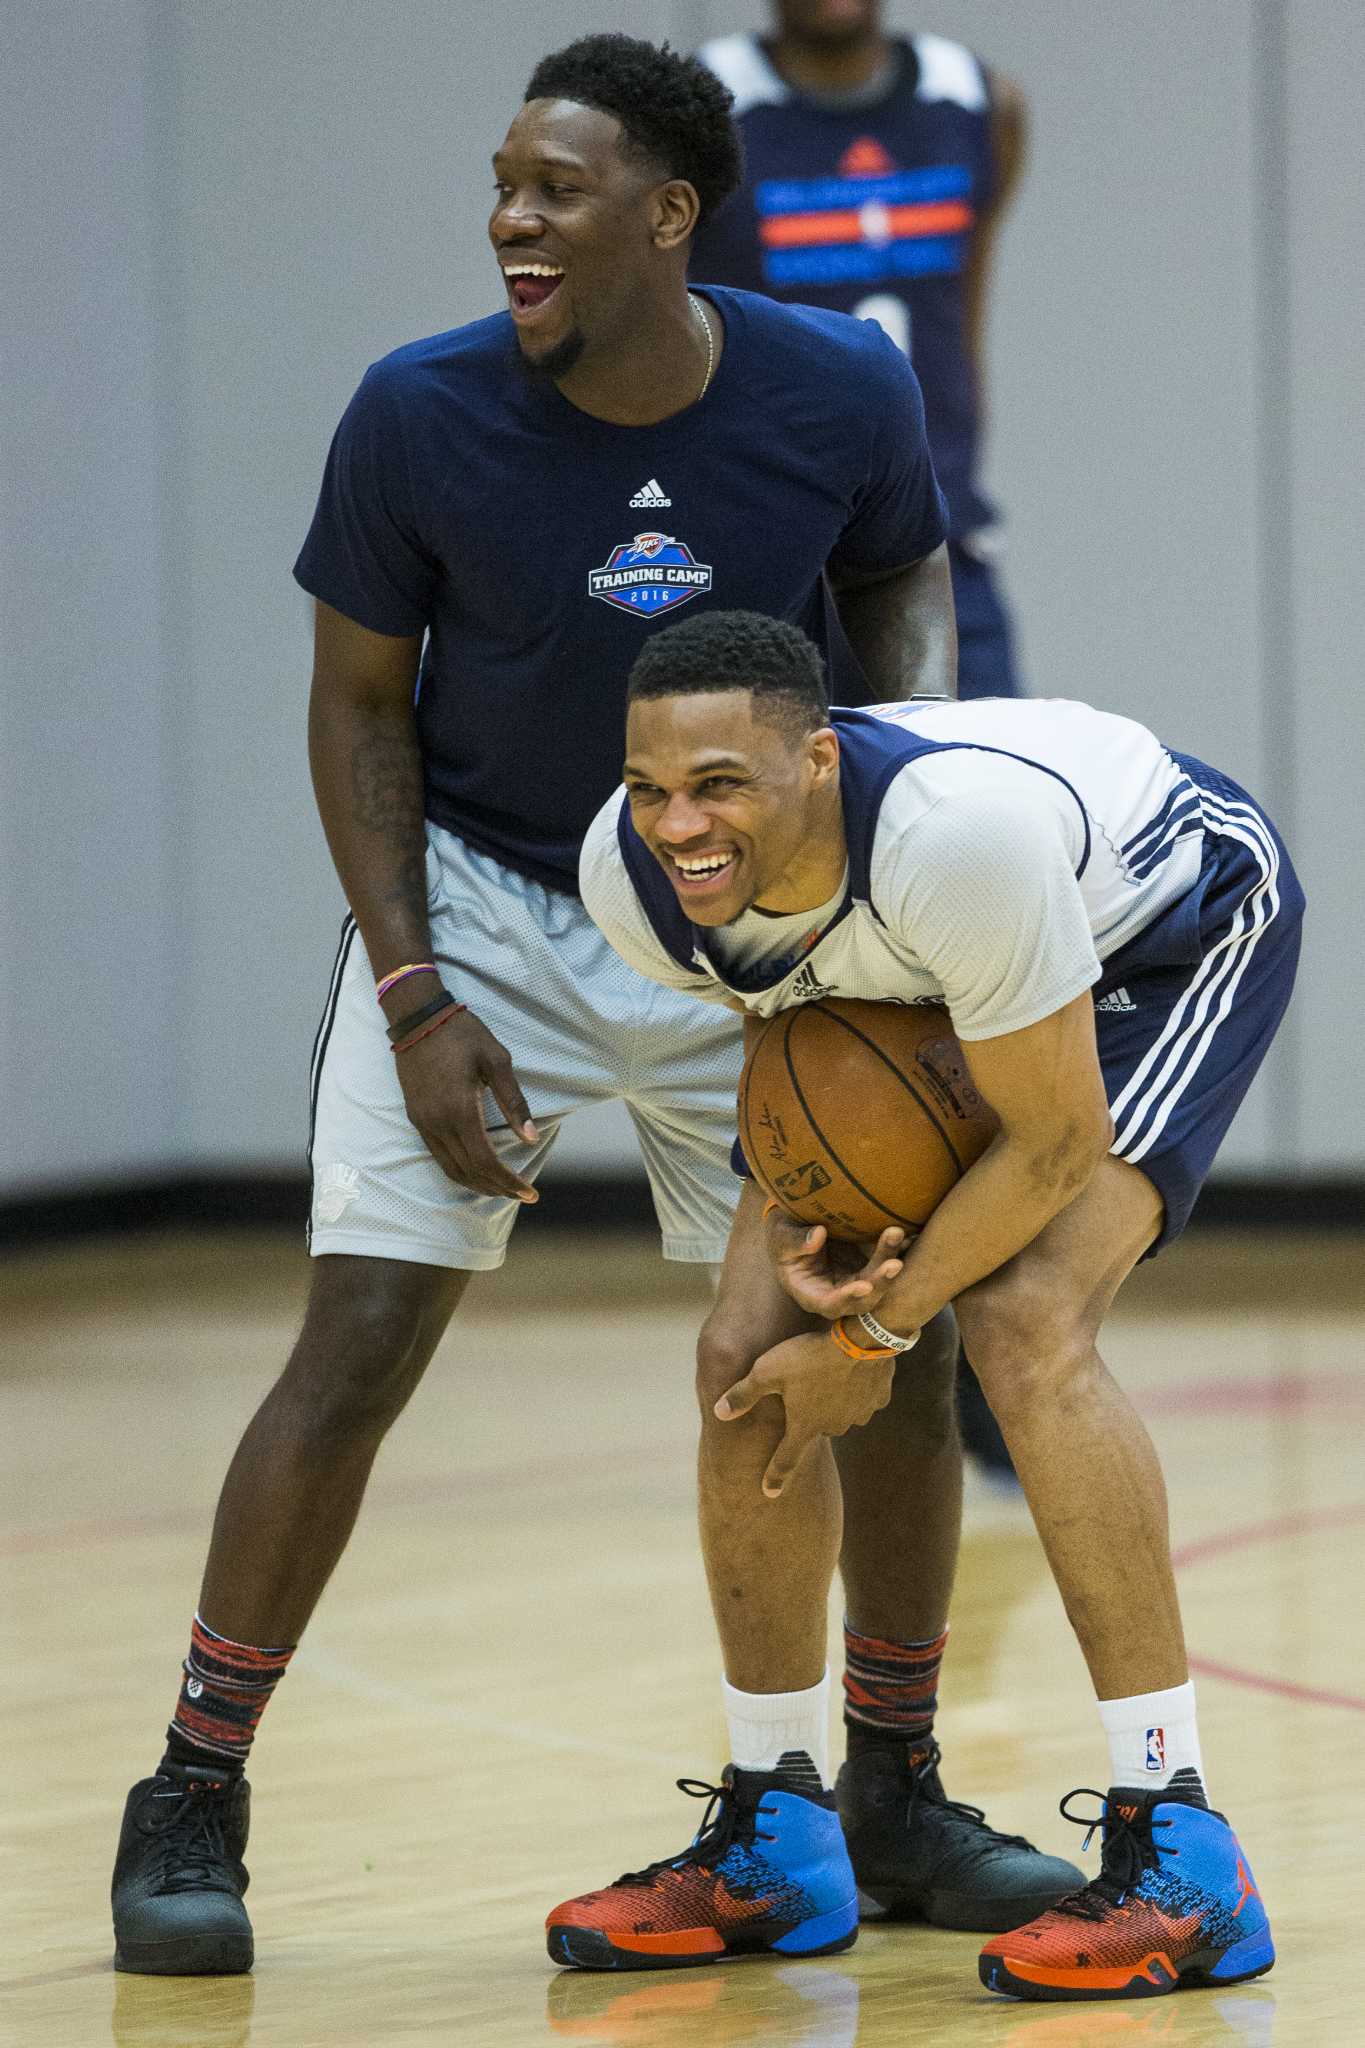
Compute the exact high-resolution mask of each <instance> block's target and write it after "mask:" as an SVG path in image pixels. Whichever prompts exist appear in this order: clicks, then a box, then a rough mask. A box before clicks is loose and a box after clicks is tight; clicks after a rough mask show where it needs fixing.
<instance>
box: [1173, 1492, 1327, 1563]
mask: <svg viewBox="0 0 1365 2048" xmlns="http://www.w3.org/2000/svg"><path fill="white" fill-rule="evenodd" d="M1357 1522H1365V1501H1361V1502H1357V1503H1356V1505H1355V1506H1353V1507H1342V1508H1309V1509H1306V1510H1305V1512H1304V1513H1303V1514H1301V1515H1277V1516H1276V1517H1275V1518H1274V1519H1273V1520H1272V1521H1269V1522H1245V1523H1243V1525H1242V1526H1241V1528H1239V1529H1221V1530H1219V1531H1218V1532H1217V1534H1216V1535H1213V1536H1200V1537H1198V1538H1196V1540H1195V1541H1194V1542H1193V1543H1182V1544H1181V1545H1180V1548H1179V1549H1178V1550H1173V1551H1172V1552H1171V1563H1172V1564H1173V1565H1174V1566H1175V1568H1176V1570H1177V1571H1179V1570H1180V1569H1181V1567H1182V1566H1183V1565H1187V1564H1199V1563H1201V1562H1202V1561H1203V1559H1204V1558H1206V1557H1221V1556H1222V1555H1223V1554H1224V1553H1225V1552H1226V1551H1229V1550H1249V1549H1250V1548H1251V1546H1252V1545H1253V1544H1255V1543H1278V1542H1279V1541H1280V1539H1281V1538H1282V1537H1284V1536H1309V1535H1311V1534H1312V1533H1313V1531H1314V1530H1315V1529H1349V1528H1351V1527H1352V1526H1353V1524H1355V1523H1357Z"/></svg>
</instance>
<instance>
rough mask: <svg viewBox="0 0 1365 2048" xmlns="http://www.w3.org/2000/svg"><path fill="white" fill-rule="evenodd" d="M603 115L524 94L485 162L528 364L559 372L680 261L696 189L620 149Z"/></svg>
mask: <svg viewBox="0 0 1365 2048" xmlns="http://www.w3.org/2000/svg"><path fill="white" fill-rule="evenodd" d="M623 141H624V131H623V130H622V127H621V123H620V122H619V121H618V120H617V119H616V118H615V116H614V115H612V114H604V113H600V112H599V111H598V110H597V109H596V108H595V107H585V106H581V105H580V104H579V103H578V101H576V100H529V101H528V102H527V104H526V105H525V106H524V107H523V108H522V110H521V112H520V113H519V114H518V115H517V117H516V119H515V120H514V121H513V123H512V125H511V127H510V128H509V129H508V131H507V137H506V140H505V141H504V142H503V145H502V147H501V149H499V150H498V152H497V154H496V155H495V156H494V158H493V177H494V186H495V192H496V200H495V203H494V207H493V213H492V218H491V219H490V221H489V223H488V233H489V237H490V239H491V241H492V243H493V249H494V253H495V254H496V256H497V259H498V264H499V267H500V268H501V270H502V274H503V280H504V283H505V285H506V288H507V304H508V310H509V311H510V313H511V315H512V319H513V322H514V324H515V326H516V332H517V342H518V345H519V347H520V349H521V353H522V357H523V359H524V361H525V362H526V363H527V364H528V366H530V367H532V368H534V369H538V370H541V371H543V372H544V373H545V374H546V375H548V376H551V377H561V376H564V375H565V374H566V373H567V372H568V371H569V370H571V369H572V368H573V366H574V364H575V363H576V362H577V361H578V359H579V357H580V356H581V355H582V354H583V351H584V349H585V348H589V347H597V346H599V345H601V344H606V345H607V346H608V347H610V346H611V345H612V344H613V343H615V342H617V341H618V340H619V341H624V340H625V338H626V337H627V336H628V334H629V332H630V329H631V326H632V324H633V322H635V321H636V320H638V317H639V312H640V308H641V306H642V304H643V303H644V301H645V300H646V298H647V297H648V295H649V294H650V293H651V292H652V291H654V290H655V289H656V288H657V284H658V281H659V272H660V259H661V257H665V258H670V259H671V261H670V262H669V263H668V266H667V274H668V276H669V277H670V278H671V277H672V273H673V270H674V268H677V267H679V266H680V265H681V264H682V263H683V261H684V258H683V256H682V255H681V253H680V252H681V248H682V245H683V244H684V243H685V242H686V240H687V237H688V234H689V233H690V232H691V227H692V225H693V222H694V221H695V213H696V195H695V194H694V193H693V191H692V188H691V186H690V185H688V184H686V183H685V182H684V181H683V180H681V179H677V178H673V179H670V178H668V177H666V176H665V175H664V174H663V173H662V172H661V171H660V169H659V167H658V166H657V165H654V164H651V163H650V162H649V161H648V160H647V159H645V158H642V157H641V156H640V155H638V154H637V153H634V152H631V151H629V150H627V149H624V148H623V147H622V144H623Z"/></svg>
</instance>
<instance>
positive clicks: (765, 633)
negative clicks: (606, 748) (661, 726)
mask: <svg viewBox="0 0 1365 2048" xmlns="http://www.w3.org/2000/svg"><path fill="white" fill-rule="evenodd" d="M712 690H748V691H751V692H752V694H753V695H754V697H755V698H756V699H757V700H758V703H759V705H760V706H761V707H762V709H763V710H764V711H766V712H767V713H769V715H770V716H771V717H772V718H773V719H774V721H775V722H776V723H777V724H779V725H781V726H782V727H783V729H784V730H785V731H786V732H787V733H789V734H790V735H791V737H793V738H799V737H800V736H801V735H803V734H805V733H808V732H815V731H816V730H817V729H818V728H819V727H820V726H822V725H828V723H829V691H828V689H827V688H826V684H825V666H824V663H823V661H822V660H821V659H820V651H819V649H818V648H817V647H816V645H815V643H814V642H813V641H812V640H808V639H807V637H806V635H805V634H804V633H802V632H801V631H799V629H798V628H797V627H795V626H789V625H788V624H787V622H786V620H785V619H770V618H767V617H765V616H764V614H763V613H762V612H697V613H696V614H695V616H694V617H692V618H690V619H683V620H681V621H680V622H679V623H678V624H677V625H676V626H666V627H665V628H664V630H663V631H662V632H661V633H656V634H654V636H653V638H652V639H650V640H647V641H646V643H645V646H644V649H643V651H642V652H641V653H640V654H639V655H638V656H637V657H636V661H635V666H634V667H633V668H632V669H631V672H630V680H629V682H628V684H627V686H626V698H627V702H628V703H631V704H634V703H635V702H637V700H639V699H640V698H643V697H682V696H689V695H699V694H701V693H703V692H709V691H712Z"/></svg>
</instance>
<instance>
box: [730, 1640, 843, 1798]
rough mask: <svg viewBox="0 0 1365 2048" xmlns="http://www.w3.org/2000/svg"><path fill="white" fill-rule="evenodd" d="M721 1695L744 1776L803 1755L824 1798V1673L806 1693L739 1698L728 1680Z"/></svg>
mask: <svg viewBox="0 0 1365 2048" xmlns="http://www.w3.org/2000/svg"><path fill="white" fill-rule="evenodd" d="M721 1690H722V1691H723V1692H724V1694H725V1719H726V1722H727V1724H728V1726H729V1730H730V1761H731V1762H732V1763H735V1764H738V1765H739V1767H740V1769H741V1770H744V1771H771V1770H775V1769H776V1768H777V1764H778V1761H779V1759H780V1758H781V1757H782V1756H783V1755H784V1754H785V1752H786V1751H787V1750H789V1749H804V1750H805V1752H806V1755H807V1756H808V1757H809V1758H810V1760H811V1762H812V1763H813V1764H814V1765H815V1768H816V1770H817V1771H818V1772H819V1773H820V1783H821V1785H822V1786H823V1788H824V1790H825V1791H826V1792H828V1790H829V1789H830V1777H829V1669H828V1667H826V1669H825V1675H824V1677H823V1678H822V1679H821V1680H820V1683H819V1684H818V1685H812V1686H808V1687H807V1688H806V1690H805V1691H804V1692H741V1691H740V1690H739V1688H738V1686H734V1685H731V1683H730V1681H729V1679H728V1678H727V1679H722V1681H721Z"/></svg>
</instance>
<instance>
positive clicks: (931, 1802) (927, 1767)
mask: <svg viewBox="0 0 1365 2048" xmlns="http://www.w3.org/2000/svg"><path fill="white" fill-rule="evenodd" d="M942 1755H943V1752H942V1750H941V1749H940V1748H939V1746H938V1744H937V1743H936V1742H931V1743H930V1744H929V1747H928V1749H927V1750H926V1751H925V1752H924V1755H923V1756H922V1757H921V1758H920V1761H919V1762H918V1763H917V1764H912V1765H911V1767H910V1804H909V1807H908V1808H907V1810H906V1821H907V1823H910V1822H913V1820H914V1818H915V1808H916V1807H917V1806H919V1805H920V1804H921V1803H922V1804H924V1805H925V1806H936V1807H937V1808H938V1809H939V1811H940V1812H942V1813H955V1814H957V1815H958V1817H959V1818H960V1819H962V1820H966V1821H970V1822H971V1823H972V1825H973V1826H974V1827H978V1828H980V1830H981V1845H980V1853H981V1854H982V1855H985V1854H986V1853H987V1852H988V1851H990V1850H992V1849H994V1848H995V1847H996V1846H997V1845H1007V1846H1009V1847H1011V1848H1018V1849H1031V1848H1032V1846H1033V1844H1032V1843H1031V1842H1030V1841H1028V1839H1027V1838H1026V1837H1025V1836H1024V1835H1004V1834H1001V1832H1000V1830H999V1828H993V1827H992V1826H991V1825H990V1823H989V1821H988V1820H987V1819H986V1815H985V1812H984V1810H983V1808H981V1807H979V1806H968V1804H967V1802H966V1801H965V1800H964V1799H950V1798H949V1797H948V1795H947V1793H946V1792H945V1791H944V1789H943V1787H942V1785H941V1784H939V1783H938V1781H937V1777H936V1773H937V1771H938V1767H939V1763H940V1761H941V1759H942Z"/></svg>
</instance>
